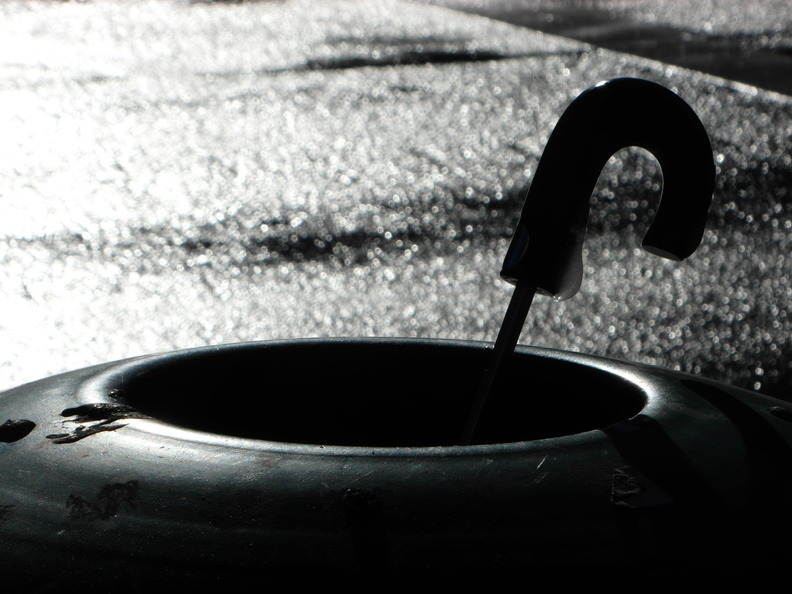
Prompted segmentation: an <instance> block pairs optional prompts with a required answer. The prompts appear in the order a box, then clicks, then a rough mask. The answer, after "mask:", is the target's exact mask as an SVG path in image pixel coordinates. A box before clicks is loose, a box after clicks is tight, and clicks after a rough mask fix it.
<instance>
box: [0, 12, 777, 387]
mask: <svg viewBox="0 0 792 594" xmlns="http://www.w3.org/2000/svg"><path fill="white" fill-rule="evenodd" d="M0 39H1V40H3V41H0V45H2V47H3V48H4V49H3V52H1V53H0V130H1V131H2V133H1V135H0V200H1V201H2V204H3V209H4V212H3V215H2V217H0V237H2V240H0V311H2V312H3V313H2V316H0V345H2V346H1V347H0V387H11V386H14V385H17V384H19V383H22V382H24V381H29V380H33V379H37V378H39V377H43V376H45V375H49V374H52V373H57V372H61V371H67V370H70V369H74V368H78V367H83V366H86V365H90V364H94V363H99V362H103V361H108V360H112V359H118V358H123V357H129V356H134V355H139V354H145V353H149V352H158V351H165V350H172V349H176V348H187V347H192V346H203V345H207V344H217V343H229V342H237V341H246V340H268V339H273V338H278V339H280V338H304V337H313V336H418V337H438V338H459V339H472V340H493V339H494V337H495V334H496V333H497V329H498V325H499V322H500V320H501V318H502V316H503V313H504V311H505V307H506V303H507V302H508V298H509V295H510V287H509V286H508V285H506V284H505V283H503V282H502V281H500V280H499V279H498V278H497V271H498V270H499V268H500V262H501V260H502V258H503V254H504V252H505V249H506V246H507V245H508V241H509V238H510V233H511V227H512V226H513V224H514V222H515V220H516V218H517V216H518V214H519V210H520V206H521V199H522V196H523V193H524V190H525V188H526V187H527V186H528V184H529V183H530V180H531V176H532V174H533V171H534V170H535V167H536V163H537V161H538V158H539V156H540V155H541V151H542V148H543V146H544V143H545V141H546V139H547V136H548V134H549V133H550V131H551V130H552V127H553V125H554V123H555V121H556V119H557V118H558V116H559V115H560V113H561V112H562V111H563V109H564V107H565V106H566V105H567V104H568V103H569V102H570V101H571V100H572V99H573V98H574V97H575V96H576V95H577V94H578V93H580V92H581V91H583V90H584V89H586V88H587V87H589V86H591V85H592V84H594V83H596V82H598V81H600V80H603V79H607V78H612V77H615V76H637V77H641V78H647V79H650V80H655V81H657V82H660V83H661V84H664V85H666V86H668V87H670V88H672V89H674V90H675V91H677V92H678V93H679V94H680V95H681V96H682V97H683V98H685V99H686V100H687V101H688V102H689V103H690V104H691V105H692V106H693V108H694V109H695V110H696V112H697V113H698V114H699V116H700V117H701V118H702V120H703V122H704V124H705V126H706V127H707V129H708V130H709V132H710V135H711V139H712V143H713V151H714V155H715V158H716V164H717V167H718V178H717V186H716V194H715V198H714V201H713V206H712V210H711V213H710V221H709V224H708V230H707V233H706V235H705V238H704V242H703V244H702V246H701V248H700V249H699V251H698V252H697V253H696V254H695V255H694V256H693V257H692V258H691V259H690V260H688V261H686V262H684V263H681V264H675V263H670V262H666V261H664V260H660V259H658V258H656V257H653V256H650V255H649V254H647V253H645V252H643V251H641V250H640V248H639V247H638V246H639V243H640V238H641V237H642V234H643V231H644V230H645V229H646V226H647V224H648V222H649V220H650V219H651V213H652V208H653V206H654V205H655V204H656V202H657V199H658V197H659V190H660V187H661V174H660V171H659V168H658V167H657V165H656V163H655V162H654V161H653V160H652V159H651V158H647V156H646V154H645V153H643V152H641V151H638V150H625V151H621V152H620V153H618V154H617V155H616V156H615V157H614V158H613V159H612V161H611V163H610V164H609V165H608V166H607V167H606V169H605V171H604V172H603V175H602V176H601V178H600V182H599V184H598V186H597V189H596V190H595V193H594V196H593V198H592V211H591V216H590V225H589V231H588V237H587V241H586V254H585V272H586V274H585V278H584V283H583V287H582V288H581V291H580V293H579V294H578V295H577V296H576V297H574V298H573V299H571V300H569V301H565V302H554V301H552V300H549V299H537V301H536V303H535V305H534V306H533V308H532V311H531V314H530V315H529V320H528V323H527V325H526V329H525V331H524V333H523V335H522V339H521V341H522V342H525V343H530V344H533V345H537V346H549V347H556V348H565V349H571V350H576V351H582V352H587V353H594V354H600V355H605V356H610V357H614V358H619V359H627V360H633V361H641V362H647V363H654V364H659V365H664V366H668V367H672V368H677V369H682V370H684V371H689V372H692V373H698V374H701V375H703V376H706V377H712V378H715V379H719V380H723V381H727V382H731V383H734V384H736V385H739V386H742V387H747V388H755V389H759V390H761V391H763V392H766V393H771V394H775V395H779V396H787V397H789V396H790V395H792V332H790V329H791V326H792V320H790V317H791V312H790V309H791V308H790V298H791V297H792V267H791V266H790V244H791V243H792V204H791V203H790V196H789V192H790V188H792V156H790V151H789V141H790V135H792V99H790V98H789V97H787V96H785V95H783V94H780V93H777V92H769V91H766V90H762V89H758V88H755V87H750V86H747V85H745V84H740V83H731V82H729V81H725V80H723V79H722V78H717V77H712V76H709V75H705V74H701V73H698V72H696V71H692V70H687V69H684V68H681V67H677V66H671V65H667V64H663V63H661V62H658V61H654V60H648V59H645V58H641V57H637V56H632V55H628V54H624V53H616V52H611V51H609V50H606V49H603V48H597V47H593V46H590V45H587V44H585V43H582V42H580V41H573V40H571V39H567V38H561V37H555V36H552V35H547V34H543V33H540V32H537V31H534V30H531V29H527V28H525V27H517V26H514V25H510V24H508V23H504V22H499V21H496V20H491V19H485V18H481V17H478V16H475V15H470V14H465V13H462V12H457V11H451V10H448V9H444V8H442V7H437V6H431V5H428V4H425V3H408V2H398V1H385V2H377V3H361V2H337V1H335V2H322V3H315V2H301V1H291V2H257V3H249V4H214V5H211V4H188V3H181V2H167V1H157V2H152V1H148V2H144V1H132V2H124V3H121V2H101V1H100V2H92V3H86V4H79V3H68V4H62V3H49V2H34V3H28V2H22V3H18V2H5V3H2V4H0ZM647 117H651V114H647ZM570 170H571V171H572V170H574V163H570ZM405 380H407V378H405ZM295 381H298V379H296V380H295ZM407 381H409V380H407Z"/></svg>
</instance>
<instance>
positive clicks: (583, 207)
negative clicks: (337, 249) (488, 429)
mask: <svg viewBox="0 0 792 594" xmlns="http://www.w3.org/2000/svg"><path fill="white" fill-rule="evenodd" d="M627 146H639V147H642V148H645V149H646V150H648V151H649V152H651V153H652V154H653V155H654V156H655V157H656V158H657V160H658V161H659V162H660V166H661V167H662V169H663V196H662V199H661V203H660V206H659V207H658V209H657V214H656V215H655V218H654V220H653V221H652V224H651V226H650V227H649V230H648V231H647V233H646V237H644V240H643V246H644V248H645V249H646V250H647V251H649V252H651V253H653V254H656V255H658V256H662V257H664V258H669V259H672V260H682V259H684V258H687V257H688V256H690V255H691V254H692V253H693V252H694V251H695V250H696V248H697V247H698V246H699V244H700V243H701V237H702V235H703V234H704V226H705V223H706V219H707V211H708V210H709V205H710V202H711V200H712V191H713V188H714V185H715V165H714V163H713V160H712V147H711V145H710V141H709V137H708V135H707V132H706V130H705V129H704V126H703V124H702V123H701V121H700V120H699V118H698V116H696V114H695V112H694V111H693V110H692V109H691V108H690V106H689V105H688V104H687V103H685V101H684V100H683V99H681V98H680V97H679V96H678V95H676V94H675V93H673V92H672V91H670V90H668V89H666V88H665V87H663V86H661V85H658V84H656V83H653V82H649V81H646V80H640V79H633V78H617V79H614V80H611V81H608V82H604V83H600V84H598V85H596V86H594V87H592V88H591V89H589V90H587V91H585V92H583V93H582V94H581V95H580V96H579V97H578V98H577V99H575V100H574V101H573V102H572V103H571V104H570V106H569V107H568V108H567V109H566V111H564V113H563V114H562V116H561V118H560V119H559V121H558V124H556V127H555V129H554V130H553V133H552V134H551V135H550V139H549V140H548V142H547V146H546V147H545V150H544V153H543V154H542V158H541V160H540V161H539V165H538V167H537V169H536V173H535V175H534V178H533V180H532V182H531V187H530V189H529V191H528V195H527V196H526V198H525V203H524V205H523V210H522V214H521V215H520V221H519V223H518V225H517V229H516V230H515V233H514V237H513V238H512V241H511V244H510V245H509V249H508V251H507V252H506V258H505V260H504V263H503V268H502V270H501V276H502V277H503V278H504V279H505V280H507V281H509V282H511V283H512V284H515V285H516V289H515V291H514V294H513V295H512V299H511V301H510V303H509V308H508V310H507V312H506V316H505V317H504V320H503V323H502V324H501V328H500V331H499V333H498V338H497V339H496V341H495V346H494V348H493V350H492V353H491V355H490V359H489V363H488V366H487V369H486V371H485V373H484V377H483V378H482V381H481V384H480V387H479V390H478V392H477V394H476V397H475V399H474V401H473V404H472V406H471V408H470V412H469V413H468V418H467V422H466V424H465V428H464V431H463V433H462V437H461V438H460V441H459V443H460V445H468V444H470V443H471V441H472V439H473V435H474V433H475V431H476V426H477V424H478V421H479V417H480V416H481V412H482V410H483V409H484V405H485V404H486V401H487V398H488V396H489V394H490V393H491V392H492V390H493V389H494V387H495V385H496V384H497V381H498V375H499V370H500V368H501V366H502V363H503V362H504V361H505V360H507V359H508V358H509V357H510V356H511V353H512V352H513V351H514V347H515V346H516V344H517V340H518V339H519V337H520V332H521V331H522V327H523V324H524V323H525V318H526V316H527V314H528V310H529V308H530V307H531V303H532V300H533V296H534V293H535V292H539V293H542V294H545V295H550V296H552V297H555V298H556V299H559V300H560V299H568V298H570V297H572V296H573V295H574V294H575V293H577V291H578V289H579V288H580V285H581V282H582V280H583V239H584V237H585V234H586V225H587V221H588V212H589V200H590V198H591V193H592V191H593V189H594V185H595V184H596V182H597V179H598V177H599V175H600V172H601V171H602V168H603V167H604V165H605V163H606V162H607V161H608V159H609V158H610V157H611V155H613V153H615V152H616V151H618V150H620V149H622V148H624V147H627Z"/></svg>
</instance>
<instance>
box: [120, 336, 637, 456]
mask: <svg viewBox="0 0 792 594" xmlns="http://www.w3.org/2000/svg"><path fill="white" fill-rule="evenodd" d="M487 353H488V350H487V349H486V347H485V346H484V345H476V344H474V343H443V342H420V341H409V340H402V341H400V340H393V341H365V340H361V341H355V340H348V341H327V342H323V341H317V342H295V343H276V344H267V343H259V344H255V345H239V346H232V347H220V348H218V349H214V350H210V349H205V350H200V351H195V352H192V353H187V354H185V353H181V354H178V355H163V356H162V357H158V358H156V359H154V360H149V361H146V362H144V363H142V364H140V365H139V366H138V368H136V369H134V371H133V372H132V373H130V370H129V369H126V370H125V371H124V373H123V374H122V375H119V377H118V378H115V379H111V382H110V383H111V384H113V383H115V384H116V385H111V386H110V388H111V389H118V390H120V391H122V392H123V394H124V397H125V398H126V400H127V401H128V403H129V404H130V405H132V406H133V407H135V408H136V409H137V410H139V411H140V412H141V413H144V414H147V415H150V416H152V417H154V418H155V419H158V420H160V421H164V422H167V423H170V424H173V425H178V426H181V427H184V428H189V429H194V430H199V431H206V432H211V433H217V434H223V435H229V436H236V437H245V438H253V439H261V440H270V441H278V442H289V443H302V444H316V445H337V446H372V447H375V446H376V447H423V446H448V445H454V444H455V443H456V440H457V439H458V437H459V433H460V428H461V427H462V426H463V424H464V422H465V417H466V415H467V411H468V408H469V406H470V403H471V401H472V399H473V397H474V395H475V392H476V388H477V386H478V381H479V379H480V377H481V373H482V371H483V369H484V366H485V365H486V362H487ZM116 380H117V381H116ZM503 382H504V384H503V385H502V386H501V389H499V390H498V389H496V391H495V393H494V394H493V396H492V397H491V400H490V402H489V403H488V407H487V409H486V411H485V414H484V415H483V416H482V419H481V422H480V425H479V430H478V431H477V434H476V440H475V443H478V444H482V443H507V442H518V441H527V440H535V439H541V438H547V437H557V436H562V435H570V434H574V433H580V432H583V431H587V430H591V429H597V428H600V427H605V426H607V425H610V424H612V423H614V422H617V421H620V420H624V419H626V418H629V417H631V416H634V415H635V414H637V413H639V412H640V411H641V409H642V408H643V407H644V405H645V403H646V395H645V393H644V392H643V390H642V389H641V388H640V387H639V386H637V385H635V384H634V383H632V382H630V381H628V380H627V379H625V378H622V377H620V376H619V375H617V374H615V373H610V372H606V371H603V370H601V369H598V368H596V367H592V366H589V365H585V364H582V363H578V362H574V361H570V360H563V359H557V358H553V357H550V356H542V355H541V354H536V353H533V354H529V353H525V352H523V353H520V352H517V353H515V355H514V356H513V358H512V359H511V361H510V363H509V364H508V365H507V367H506V370H505V374H504V376H503Z"/></svg>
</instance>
